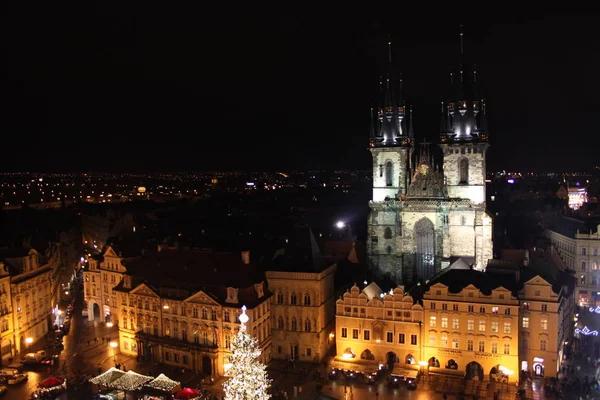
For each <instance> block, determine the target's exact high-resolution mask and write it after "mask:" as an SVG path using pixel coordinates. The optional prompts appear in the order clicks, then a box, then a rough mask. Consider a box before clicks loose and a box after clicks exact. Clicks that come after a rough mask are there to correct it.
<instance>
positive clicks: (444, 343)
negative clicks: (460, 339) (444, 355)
mask: <svg viewBox="0 0 600 400" xmlns="http://www.w3.org/2000/svg"><path fill="white" fill-rule="evenodd" d="M440 347H443V348H446V347H448V336H442V340H441V343H440Z"/></svg>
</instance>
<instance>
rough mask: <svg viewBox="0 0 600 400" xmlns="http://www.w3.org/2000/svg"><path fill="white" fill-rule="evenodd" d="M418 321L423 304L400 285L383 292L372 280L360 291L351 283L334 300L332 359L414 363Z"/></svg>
mask: <svg viewBox="0 0 600 400" xmlns="http://www.w3.org/2000/svg"><path fill="white" fill-rule="evenodd" d="M422 321H423V307H422V306H421V305H420V304H418V303H415V301H414V299H413V297H412V296H410V295H409V294H408V293H405V292H404V291H403V290H402V289H401V288H396V289H394V290H393V291H391V292H390V293H383V292H382V291H381V289H380V288H379V287H378V286H377V285H376V284H375V283H371V284H370V285H369V286H367V287H366V288H364V289H363V290H361V289H360V288H359V287H358V286H357V285H354V286H353V287H352V288H351V289H350V290H348V291H347V292H346V293H344V295H343V296H342V298H341V299H339V300H337V302H336V317H335V326H336V333H335V341H336V351H337V357H336V359H338V360H340V361H345V362H347V363H353V362H354V363H355V362H369V361H370V362H372V363H373V364H375V365H384V366H385V367H387V368H389V369H393V368H394V367H395V366H397V365H405V364H408V365H417V364H418V362H419V361H420V360H422V359H423V358H422V357H423V353H422V350H423V349H422V346H421V340H420V339H421V336H422V334H421V330H422V328H423V327H422ZM350 369H351V368H350Z"/></svg>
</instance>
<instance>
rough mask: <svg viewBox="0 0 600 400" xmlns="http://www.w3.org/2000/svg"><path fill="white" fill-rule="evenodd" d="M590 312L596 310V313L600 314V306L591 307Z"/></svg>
mask: <svg viewBox="0 0 600 400" xmlns="http://www.w3.org/2000/svg"><path fill="white" fill-rule="evenodd" d="M590 312H595V313H596V314H600V306H598V307H596V308H594V307H590Z"/></svg>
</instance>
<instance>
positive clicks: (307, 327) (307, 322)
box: [304, 318, 311, 332]
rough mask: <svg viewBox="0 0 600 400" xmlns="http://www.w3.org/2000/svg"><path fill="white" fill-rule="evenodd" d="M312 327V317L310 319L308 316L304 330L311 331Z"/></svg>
mask: <svg viewBox="0 0 600 400" xmlns="http://www.w3.org/2000/svg"><path fill="white" fill-rule="evenodd" d="M310 328H311V327H310V319H308V318H307V319H306V321H305V322H304V330H305V331H306V332H310V331H311V329H310Z"/></svg>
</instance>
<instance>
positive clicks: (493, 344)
mask: <svg viewBox="0 0 600 400" xmlns="http://www.w3.org/2000/svg"><path fill="white" fill-rule="evenodd" d="M492 354H498V343H497V342H492Z"/></svg>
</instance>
